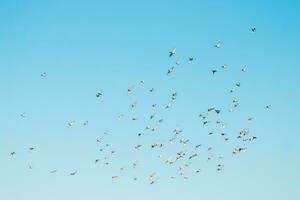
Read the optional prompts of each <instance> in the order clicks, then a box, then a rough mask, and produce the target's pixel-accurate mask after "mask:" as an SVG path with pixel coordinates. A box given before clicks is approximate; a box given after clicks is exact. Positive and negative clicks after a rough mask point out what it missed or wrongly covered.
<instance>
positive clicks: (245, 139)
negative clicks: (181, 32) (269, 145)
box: [10, 27, 271, 184]
mask: <svg viewBox="0 0 300 200" xmlns="http://www.w3.org/2000/svg"><path fill="white" fill-rule="evenodd" d="M251 31H252V32H256V28H255V27H253V28H251ZM213 47H215V48H217V49H219V48H222V44H221V42H220V41H218V42H217V43H216V44H215V45H213ZM175 55H176V48H172V49H171V50H170V51H169V58H170V59H171V60H172V61H173V58H174V57H175ZM195 60H196V58H194V57H188V59H187V63H188V64H192V63H193V62H194V61H195ZM179 65H181V62H180V60H176V61H175V65H174V66H172V67H170V68H168V69H167V72H166V75H167V76H170V75H171V74H172V73H173V72H174V70H175V69H176V67H175V66H179ZM220 68H221V69H222V70H226V69H227V68H228V65H226V64H224V65H222V66H221V67H220ZM240 71H241V73H246V72H247V69H246V67H242V68H241V69H240ZM211 73H212V75H213V76H214V75H215V74H216V73H218V69H212V70H211ZM40 76H41V77H42V78H46V77H47V73H46V72H44V73H42V74H41V75H40ZM139 84H141V85H143V84H145V81H144V80H141V81H140V82H139ZM238 88H241V83H240V82H236V83H235V85H234V87H233V88H232V89H231V90H230V91H229V92H230V93H234V92H235V90H236V89H238ZM134 92H135V86H134V85H133V86H130V87H128V88H127V95H128V96H131V95H133V93H134ZM149 92H150V93H152V92H154V88H151V89H150V90H149ZM103 95H104V94H103V92H102V91H99V92H97V93H96V95H95V96H96V98H102V97H103ZM177 96H178V93H177V92H173V93H172V94H171V95H170V97H169V98H170V99H169V101H168V102H167V103H166V104H165V105H163V106H162V108H163V109H171V108H172V106H173V104H174V103H175V102H176V100H177ZM239 106H240V102H239V100H238V99H233V100H232V105H231V107H230V108H228V110H221V109H220V108H217V107H209V108H207V110H204V111H203V112H201V113H199V116H198V117H199V121H200V123H201V125H202V126H203V127H205V126H209V125H210V124H213V125H215V126H216V127H217V128H219V129H218V132H216V131H209V132H208V133H207V134H208V136H211V135H216V134H219V135H220V136H221V138H222V140H224V141H225V142H227V141H229V140H231V139H232V138H235V139H236V140H238V145H236V146H235V147H234V148H233V149H232V151H231V152H230V154H231V155H232V156H235V155H238V154H240V153H242V152H245V151H246V150H247V145H248V144H249V143H250V142H253V141H255V140H257V136H255V135H252V133H251V132H250V129H249V128H248V127H246V128H244V129H241V130H240V131H239V132H238V133H236V135H235V136H233V137H232V135H230V136H229V135H228V134H227V133H226V132H225V131H224V130H225V129H226V127H227V126H228V124H227V122H226V121H220V120H219V119H220V118H219V117H217V116H219V115H222V113H223V112H234V111H235V109H236V108H237V107H239ZM136 107H137V102H133V103H132V104H131V105H130V109H131V110H134V109H135V108H136ZM151 107H152V108H153V109H155V108H157V107H158V105H157V104H156V103H153V104H152V105H151ZM270 108H271V105H267V106H265V109H267V110H269V109H270ZM156 110H157V109H156ZM20 116H21V118H26V117H27V114H26V112H23V113H21V114H20ZM157 116H158V113H157V112H153V113H152V114H151V115H150V116H148V120H149V124H153V122H154V121H155V120H156V118H157ZM117 118H118V120H119V121H121V120H122V119H123V118H124V114H120V115H119V116H118V117H117ZM215 118H217V119H216V120H215ZM253 119H254V118H253V117H249V118H248V119H247V121H249V122H250V121H253ZM131 120H132V121H136V120H138V119H137V118H136V117H132V118H131ZM162 123H164V119H163V118H158V119H157V120H156V122H155V123H154V125H146V126H145V127H142V128H141V131H139V132H137V133H136V137H137V138H143V136H144V135H145V134H147V133H148V132H150V133H151V132H156V131H157V130H158V129H159V127H160V125H161V124H162ZM75 124H76V121H75V120H72V121H69V122H67V127H68V128H72V127H74V125H75ZM82 125H83V126H88V125H89V121H84V122H83V123H82ZM108 135H109V133H108V131H106V132H104V133H103V136H102V137H99V138H96V139H95V143H96V145H97V148H98V151H100V152H106V156H104V157H103V158H95V160H94V164H99V163H101V162H102V163H103V165H105V166H108V165H112V164H113V162H112V161H111V158H112V157H113V156H114V155H115V154H116V151H115V150H113V148H112V147H111V144H109V143H105V138H106V137H107V136H108ZM138 141H140V143H138V144H135V145H133V146H132V147H131V148H132V151H133V153H135V152H138V151H140V150H141V149H142V148H144V147H145V146H146V145H145V143H147V142H149V141H147V142H145V141H143V140H138ZM143 142H144V143H143ZM149 144H150V145H149V146H148V147H146V148H149V149H152V150H154V149H161V151H160V154H159V155H157V159H158V160H159V162H161V163H163V164H165V165H166V166H173V167H174V168H176V169H177V170H175V171H176V174H174V175H171V176H170V177H169V178H171V179H175V178H176V177H182V178H184V179H188V178H189V173H188V171H193V173H196V174H198V173H200V172H201V171H202V170H201V169H200V168H197V169H194V170H190V166H191V165H192V163H193V162H196V161H195V160H196V159H197V158H199V157H200V152H201V156H202V157H205V158H206V160H207V161H210V160H212V159H216V162H217V163H216V166H215V167H216V171H217V172H220V171H222V170H223V169H224V164H223V159H224V155H223V154H218V155H215V153H214V149H213V147H211V146H205V147H204V145H202V144H193V143H192V141H191V140H190V139H188V138H185V135H184V131H183V129H181V128H178V127H175V128H174V129H173V130H172V132H171V137H170V138H169V139H168V140H166V141H155V142H152V141H150V143H149ZM174 144H177V145H179V147H178V149H179V150H177V151H175V152H171V153H170V152H168V153H166V154H171V155H164V152H163V148H165V147H166V146H168V145H171V146H172V145H174ZM187 147H189V148H187ZM28 150H29V153H33V151H35V150H36V149H35V147H29V148H28ZM107 152H108V153H107ZM16 154H17V153H16V152H15V151H12V152H11V153H10V155H11V156H16ZM149 159H150V158H149ZM139 165H140V161H139V160H134V161H133V162H131V163H129V164H127V165H123V166H120V167H119V172H118V173H116V174H114V175H112V176H111V179H112V181H115V180H117V179H118V178H119V177H120V174H121V172H122V171H125V170H126V168H127V167H130V168H133V169H134V168H137V167H138V166H139ZM28 168H29V169H32V166H31V164H30V163H29V164H28ZM56 172H58V170H57V169H53V170H51V171H49V173H51V174H54V173H56ZM78 172H79V171H78V170H75V171H71V172H69V175H70V176H75V175H77V174H78ZM146 177H147V176H146ZM138 178H139V177H132V179H133V181H137V180H138ZM158 178H159V177H158V174H157V173H156V172H155V171H153V172H151V173H150V174H149V175H148V181H149V183H150V184H154V183H155V182H156V181H157V180H158Z"/></svg>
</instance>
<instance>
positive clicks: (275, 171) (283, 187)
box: [0, 0, 300, 200]
mask: <svg viewBox="0 0 300 200" xmlns="http://www.w3.org/2000/svg"><path fill="white" fill-rule="evenodd" d="M0 13H1V17H0V24H1V27H2V28H1V31H0V55H1V56H0V91H1V93H0V106H1V115H0V123H1V126H0V163H1V170H0V199H5V200H20V199H22V200H27V199H28V200H29V199H30V200H40V199H43V200H52V199H57V200H60V199H72V200H83V199H91V200H94V199H133V200H138V199H149V200H150V199H157V200H160V199H174V200H179V199H186V198H188V199H191V200H198V199H211V200H222V199H224V200H225V199H230V200H237V199H244V200H252V199H273V200H281V199H290V200H296V199H298V198H299V196H300V192H299V186H300V173H299V167H300V157H299V155H298V154H299V152H300V136H299V133H300V128H299V113H300V108H299V106H298V103H299V101H300V90H299V86H300V82H299V74H300V68H299V64H300V61H299V52H300V39H299V35H300V26H299V18H300V2H299V1H292V0H288V1H284V2H283V1H279V0H278V1H277V0H273V1H196V0H195V1H191V0H190V1H189V0H187V1H159V0H153V1H122V2H121V1H113V0H112V1H93V0H87V1H78V0H72V1H70V0H64V1H56V0H53V1H50V0H46V1H37V0H36V1H34V0H28V1H20V0H12V1H8V0H7V1H5V0H4V1H1V2H0ZM254 26H255V27H256V28H257V31H256V32H255V33H252V32H251V27H254ZM217 41H221V42H222V47H221V48H220V49H216V48H214V47H213V45H214V44H215V43H216V42H217ZM174 47H176V49H177V53H176V58H178V59H180V60H181V62H182V64H181V65H180V66H179V67H178V68H176V70H175V71H174V73H173V74H172V75H171V76H167V75H166V72H167V69H168V68H169V67H170V66H171V65H173V64H174V59H173V60H172V59H170V58H169V57H168V51H169V50H170V49H171V48H174ZM189 56H193V57H195V58H196V60H195V62H193V63H192V64H190V65H189V64H187V58H188V57H189ZM175 60H176V59H175ZM225 63H226V64H228V66H229V67H228V70H226V71H221V70H220V66H221V65H223V64H225ZM244 66H247V73H244V74H243V73H241V72H240V69H241V68H242V67H244ZM214 68H217V69H218V70H220V72H218V73H217V74H216V75H215V76H212V75H211V71H210V70H211V69H214ZM43 72H46V73H47V77H46V78H41V77H40V74H41V73H43ZM140 80H145V84H144V85H143V86H141V85H140V84H139V81H140ZM236 81H240V82H241V84H242V86H241V89H240V90H239V91H237V93H235V94H234V95H231V94H229V93H228V91H229V90H230V89H231V87H232V85H233V84H234V83H235V82H236ZM131 85H135V88H134V93H133V95H132V96H130V97H128V96H127V88H128V87H129V86H131ZM152 87H153V88H155V91H154V92H153V94H149V92H148V90H149V89H151V88H152ZM98 91H102V92H103V94H104V95H103V97H102V98H100V99H97V98H96V97H95V94H96V92H98ZM175 91H176V92H178V99H177V101H176V103H175V104H174V106H173V107H172V109H170V110H167V111H166V110H165V109H163V106H164V105H165V104H166V102H168V99H169V98H170V95H171V93H172V92H175ZM233 98H238V99H239V100H240V102H241V106H240V108H239V110H238V112H236V113H235V114H234V115H230V114H228V113H227V114H224V118H226V120H227V121H228V122H229V124H230V128H229V132H232V134H236V133H238V131H239V130H241V128H243V127H244V128H245V127H247V126H248V124H247V122H245V119H247V118H248V117H253V118H254V121H253V122H251V125H249V126H251V131H253V132H254V133H255V135H256V136H257V137H258V140H257V141H255V142H253V143H251V145H249V147H248V150H247V152H245V153H243V154H242V155H239V156H237V157H231V156H228V158H226V159H225V161H224V162H225V163H224V165H225V169H224V171H222V172H221V173H216V171H215V168H213V166H210V164H209V163H207V162H205V161H204V160H202V161H201V163H200V161H199V168H201V169H203V172H201V174H199V175H192V176H191V178H190V179H189V180H183V179H176V180H174V181H173V180H169V179H168V178H167V175H166V174H168V173H169V172H170V171H169V168H167V167H166V166H164V165H158V164H157V163H155V164H154V163H153V162H152V160H151V159H148V157H151V156H155V155H157V154H159V152H155V153H153V152H151V150H146V149H145V150H142V151H140V152H137V153H133V151H132V146H133V145H134V144H136V143H138V142H139V141H138V139H137V138H136V134H137V133H138V132H139V131H140V130H141V128H142V127H144V126H145V125H147V123H146V119H144V118H143V117H145V116H148V115H149V114H151V113H152V112H153V111H152V110H151V104H153V103H157V104H158V105H159V106H160V107H159V109H160V111H159V112H157V113H158V117H162V118H163V119H164V123H163V125H162V127H161V129H160V130H159V133H158V134H157V135H154V136H149V137H151V138H148V139H149V141H150V140H151V141H152V140H153V141H154V140H157V139H160V138H163V139H162V140H166V139H168V138H169V137H170V136H171V135H172V130H173V129H174V128H176V127H181V128H182V129H183V130H184V132H185V134H186V136H187V137H188V138H190V139H191V140H192V141H195V142H194V143H203V144H211V145H213V146H214V147H215V148H216V149H217V150H219V151H220V152H222V151H226V152H228V151H230V149H229V148H228V147H227V146H226V144H224V143H223V142H220V141H218V140H216V139H214V140H212V139H211V138H209V137H208V136H207V132H208V131H209V130H208V129H205V128H203V127H202V126H201V124H200V122H199V118H198V114H199V113H200V112H202V111H205V110H206V109H207V108H208V107H210V106H214V105H217V106H219V107H221V108H222V109H224V110H225V109H227V108H228V105H230V102H231V100H232V99H233ZM134 101H137V102H138V107H137V110H136V111H135V112H133V111H132V110H131V109H130V104H131V103H132V102H134ZM269 104H271V105H272V106H271V109H270V110H269V111H266V110H265V106H266V105H269ZM23 112H26V113H27V117H26V119H22V118H21V117H20V114H21V113H23ZM120 114H124V120H122V121H120V122H119V121H118V120H117V117H118V115H120ZM130 117H138V119H139V120H138V121H137V122H132V121H131V120H130ZM72 120H75V121H76V124H75V126H74V127H73V128H68V127H67V123H68V122H69V121H72ZM86 120H88V121H89V124H88V126H86V127H83V126H82V125H81V124H82V123H83V122H84V121H86ZM104 131H109V133H110V135H109V136H107V142H108V143H110V144H111V145H112V146H113V147H112V148H113V149H115V150H116V151H117V156H116V159H115V161H114V162H115V163H116V164H114V165H112V166H111V167H104V166H103V165H99V166H95V164H94V160H95V158H97V156H98V154H99V152H98V149H97V146H96V144H95V139H96V138H97V137H99V135H101V134H102V133H103V132H104ZM145 143H146V142H145ZM30 146H34V147H36V150H35V151H34V152H33V153H31V154H29V153H28V147H30ZM12 151H16V152H17V154H16V156H14V157H13V158H12V157H11V156H10V155H9V153H10V152H12ZM166 151H168V150H166ZM169 151H172V149H169ZM135 159H140V160H141V166H140V168H138V169H137V170H133V169H131V170H128V172H126V173H124V175H120V179H119V180H118V181H116V182H112V181H111V176H112V175H113V174H115V173H116V171H117V170H118V168H119V167H120V166H122V165H128V163H130V162H131V161H134V160H135ZM129 161H130V162H129ZM28 163H31V164H32V167H33V169H32V170H29V169H28V166H27V165H28ZM53 169H57V170H58V172H57V173H56V174H49V171H50V170H53ZM74 170H78V171H79V173H78V175H77V176H73V177H71V176H69V175H68V174H69V173H70V172H72V171H74ZM153 170H155V171H157V173H158V174H159V175H160V178H159V181H158V182H157V183H155V184H154V185H151V186H150V185H149V183H148V182H147V180H146V181H145V180H143V179H142V178H141V181H139V182H138V183H134V182H133V181H132V177H134V176H138V177H143V176H145V177H147V175H148V174H149V173H151V172H152V171H153Z"/></svg>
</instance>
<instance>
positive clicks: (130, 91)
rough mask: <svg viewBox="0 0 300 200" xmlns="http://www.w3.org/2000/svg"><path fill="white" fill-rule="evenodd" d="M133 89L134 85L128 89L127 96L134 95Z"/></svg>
mask: <svg viewBox="0 0 300 200" xmlns="http://www.w3.org/2000/svg"><path fill="white" fill-rule="evenodd" d="M133 88H134V86H133V85H132V86H129V87H128V88H127V95H128V96H130V95H131V93H132V91H133Z"/></svg>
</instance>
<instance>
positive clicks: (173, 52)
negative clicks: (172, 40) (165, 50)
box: [169, 48, 176, 57]
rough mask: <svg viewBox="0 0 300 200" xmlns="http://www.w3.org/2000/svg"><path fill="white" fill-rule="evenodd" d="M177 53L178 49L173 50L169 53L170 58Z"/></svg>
mask: <svg viewBox="0 0 300 200" xmlns="http://www.w3.org/2000/svg"><path fill="white" fill-rule="evenodd" d="M175 53H176V48H172V49H171V50H170V51H169V57H172V56H174V55H175Z"/></svg>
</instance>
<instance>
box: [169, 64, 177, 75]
mask: <svg viewBox="0 0 300 200" xmlns="http://www.w3.org/2000/svg"><path fill="white" fill-rule="evenodd" d="M174 68H175V67H174V66H172V67H170V68H169V69H168V71H167V75H170V74H171V73H172V72H173V70H174Z"/></svg>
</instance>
